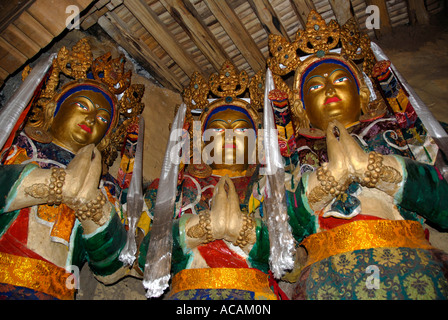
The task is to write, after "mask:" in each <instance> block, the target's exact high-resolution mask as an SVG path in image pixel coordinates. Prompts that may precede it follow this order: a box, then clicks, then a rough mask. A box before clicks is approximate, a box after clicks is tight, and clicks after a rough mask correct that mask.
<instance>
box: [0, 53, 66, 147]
mask: <svg viewBox="0 0 448 320" xmlns="http://www.w3.org/2000/svg"><path fill="white" fill-rule="evenodd" d="M56 56H57V54H56V53H53V54H51V55H49V56H48V58H46V59H42V60H41V61H39V63H38V64H37V65H36V66H35V67H34V68H33V69H32V70H31V72H30V74H29V75H28V77H26V79H25V81H23V83H22V84H21V85H20V87H19V89H17V90H16V92H14V94H13V96H12V97H11V98H10V99H9V100H8V102H7V103H6V104H5V106H4V107H3V108H2V109H1V110H0V150H1V149H3V147H4V145H5V143H6V141H7V140H8V138H9V135H10V134H11V132H12V130H13V129H14V126H15V125H16V123H17V120H18V119H19V117H20V115H21V114H22V112H23V111H24V110H25V108H26V106H27V105H28V103H29V101H30V100H31V98H32V97H33V95H34V91H35V90H36V88H37V86H38V85H39V84H40V83H41V81H42V79H43V78H44V76H45V74H46V73H47V71H48V69H49V68H50V66H51V64H52V63H53V59H54V58H56Z"/></svg>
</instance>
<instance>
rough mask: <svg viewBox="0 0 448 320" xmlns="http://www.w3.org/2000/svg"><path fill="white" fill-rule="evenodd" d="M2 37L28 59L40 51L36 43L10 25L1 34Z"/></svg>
mask: <svg viewBox="0 0 448 320" xmlns="http://www.w3.org/2000/svg"><path fill="white" fill-rule="evenodd" d="M2 37H3V38H4V39H5V40H6V41H8V42H9V43H10V44H11V45H13V46H14V47H15V48H16V49H17V50H19V51H20V52H21V53H22V54H23V55H25V56H26V57H27V58H28V59H30V58H32V57H34V55H35V54H36V53H38V52H39V51H40V49H41V48H40V46H39V45H38V44H37V43H36V42H34V41H33V40H32V39H30V38H29V37H28V36H27V35H26V34H25V33H23V32H22V31H21V30H20V29H19V28H17V27H16V26H15V25H14V24H12V23H11V24H10V25H9V26H8V27H7V28H6V29H5V30H4V31H3V32H2Z"/></svg>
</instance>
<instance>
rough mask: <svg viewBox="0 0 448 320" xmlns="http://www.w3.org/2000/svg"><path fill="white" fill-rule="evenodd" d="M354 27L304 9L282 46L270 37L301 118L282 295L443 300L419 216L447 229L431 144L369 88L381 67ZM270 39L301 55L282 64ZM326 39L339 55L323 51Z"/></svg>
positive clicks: (444, 290) (440, 262)
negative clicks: (289, 267)
mask: <svg viewBox="0 0 448 320" xmlns="http://www.w3.org/2000/svg"><path fill="white" fill-rule="evenodd" d="M355 28H356V24H355V23H354V22H353V21H349V22H348V23H347V24H346V25H344V26H342V27H339V26H336V25H335V23H334V22H332V23H330V24H328V25H326V24H325V21H323V19H322V18H321V17H320V16H319V15H318V14H317V13H316V12H314V11H312V12H311V13H310V16H309V18H308V24H307V27H306V30H304V31H299V32H298V33H297V38H296V40H295V41H294V43H293V44H290V45H288V46H285V45H284V43H283V42H284V41H285V40H284V39H283V40H281V41H280V40H279V39H278V36H275V38H276V41H273V40H274V37H272V38H273V39H272V40H271V41H270V45H271V53H272V54H273V57H272V58H271V59H270V60H269V63H268V64H269V65H270V66H272V70H278V73H277V75H278V76H282V75H285V74H287V73H288V72H289V70H295V78H294V84H293V88H292V89H291V90H290V99H291V101H292V103H291V105H292V106H293V107H292V111H293V112H294V114H295V116H296V117H297V118H298V119H299V120H300V121H298V122H297V126H298V128H297V130H296V132H298V135H297V137H296V144H297V150H296V152H295V154H294V155H291V156H290V158H291V159H294V161H295V162H294V165H295V169H294V172H293V178H292V179H291V180H290V181H293V182H295V184H294V185H293V184H292V183H289V182H287V189H288V192H287V194H288V195H287V196H288V200H289V201H288V204H289V205H288V212H289V216H290V220H289V221H290V224H291V227H292V230H293V234H294V237H295V239H296V241H297V244H298V246H297V259H296V268H295V269H294V271H292V272H291V273H290V274H288V275H287V276H286V277H285V279H286V280H288V281H291V282H296V286H295V290H294V293H293V296H292V298H293V299H337V300H341V299H446V298H447V296H448V282H447V279H446V278H445V276H444V273H443V270H445V269H444V268H446V265H445V263H444V261H447V260H446V253H444V252H442V251H441V250H439V249H436V248H434V247H433V246H432V245H431V244H430V242H429V241H428V239H427V238H426V236H425V230H424V224H423V223H424V221H425V220H428V221H431V222H432V223H433V224H436V225H438V226H439V227H440V228H447V227H448V212H447V211H446V208H447V205H446V199H447V197H446V195H447V194H448V193H447V192H448V184H447V182H446V181H445V180H444V179H443V177H442V176H441V174H440V173H439V171H438V170H437V169H436V168H435V167H434V166H432V164H434V162H435V159H436V157H435V155H436V154H437V147H436V146H435V144H434V142H433V141H432V139H431V138H430V137H429V135H427V133H426V130H425V128H424V126H423V124H422V123H421V121H420V120H419V119H416V118H412V119H411V118H410V117H408V118H407V119H408V120H410V121H408V122H407V123H406V126H403V122H401V121H400V119H401V116H402V114H397V112H398V111H399V112H401V111H403V110H396V109H395V112H394V109H393V108H390V106H389V103H388V101H384V100H382V97H381V96H380V95H379V94H377V95H375V93H378V92H379V91H377V90H382V89H383V90H384V87H383V88H382V89H381V88H375V86H374V84H375V83H376V82H375V79H374V77H376V76H378V75H380V74H384V73H387V70H384V66H383V67H381V68H380V69H381V72H375V75H372V70H374V69H375V68H376V69H378V67H375V68H374V65H375V63H376V61H375V58H374V55H373V52H372V51H371V49H370V43H369V42H368V41H367V38H366V37H365V36H364V35H361V34H360V33H359V31H358V30H357V29H355ZM320 30H321V31H322V33H319V31H320ZM329 30H330V31H331V32H333V33H331V32H330V31H329ZM329 32H330V33H329ZM338 39H340V40H341V41H340V43H339V40H338ZM278 43H281V47H285V48H290V47H295V48H300V49H302V50H304V49H305V48H306V50H304V51H305V53H308V54H310V53H311V55H310V56H307V57H305V58H304V59H302V60H300V61H298V60H297V59H291V57H289V61H288V60H286V59H285V56H284V55H283V52H282V50H278V47H277V46H276V44H278ZM274 45H275V46H274ZM337 45H340V46H341V49H340V50H341V52H340V53H336V52H334V51H333V52H330V50H332V49H334V48H335V47H336V46H337ZM273 46H274V47H273ZM287 52H288V53H289V52H290V50H289V51H287ZM294 54H297V55H298V51H294ZM357 62H358V63H357ZM359 62H361V66H359ZM288 63H291V65H288ZM274 65H275V66H274ZM376 69H375V70H376ZM282 70H287V72H285V73H282ZM388 76H391V73H390V72H389V73H388ZM395 81H397V79H395ZM368 82H370V85H368ZM381 100H382V101H381ZM406 112H408V113H409V114H413V112H414V111H413V108H412V106H409V105H408V106H407V108H406ZM419 141H420V142H419ZM417 145H418V147H420V148H421V149H425V152H424V153H423V154H422V153H417V152H414V150H417V148H416V147H417ZM416 160H420V161H416ZM422 161H423V162H422Z"/></svg>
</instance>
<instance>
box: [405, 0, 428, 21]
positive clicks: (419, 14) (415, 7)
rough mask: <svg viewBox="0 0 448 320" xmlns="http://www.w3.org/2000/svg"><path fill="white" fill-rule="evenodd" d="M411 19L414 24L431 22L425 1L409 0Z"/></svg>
mask: <svg viewBox="0 0 448 320" xmlns="http://www.w3.org/2000/svg"><path fill="white" fill-rule="evenodd" d="M406 2H407V4H408V13H409V21H410V22H411V24H412V25H416V24H422V25H426V24H429V14H428V11H427V10H426V7H425V3H424V2H423V1H421V0H407V1H406Z"/></svg>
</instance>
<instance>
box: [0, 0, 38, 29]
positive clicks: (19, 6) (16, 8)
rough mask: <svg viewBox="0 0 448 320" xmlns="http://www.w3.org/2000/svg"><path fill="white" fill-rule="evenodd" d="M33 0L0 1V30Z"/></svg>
mask: <svg viewBox="0 0 448 320" xmlns="http://www.w3.org/2000/svg"><path fill="white" fill-rule="evenodd" d="M34 1H35V0H8V1H5V0H3V1H0V32H2V31H3V30H4V29H5V28H6V27H7V26H8V25H10V24H11V23H12V22H13V21H14V20H16V19H17V17H19V16H20V14H21V13H22V12H23V11H25V10H26V9H27V8H28V7H29V6H30V5H32V4H33V2H34Z"/></svg>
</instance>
